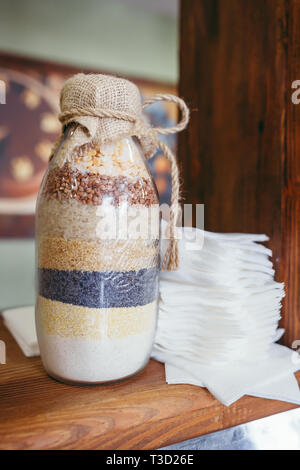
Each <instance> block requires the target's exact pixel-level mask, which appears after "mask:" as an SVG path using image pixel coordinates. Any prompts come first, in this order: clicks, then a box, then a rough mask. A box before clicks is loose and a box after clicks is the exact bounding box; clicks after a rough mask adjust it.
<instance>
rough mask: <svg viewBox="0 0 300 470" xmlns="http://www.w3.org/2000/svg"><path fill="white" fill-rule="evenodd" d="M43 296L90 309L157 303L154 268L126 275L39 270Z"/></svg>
mask: <svg viewBox="0 0 300 470" xmlns="http://www.w3.org/2000/svg"><path fill="white" fill-rule="evenodd" d="M38 271H39V272H38V274H39V278H38V279H39V293H40V295H42V296H43V297H45V298H47V299H51V300H57V301H59V302H64V303H69V304H72V305H81V306H84V307H90V308H113V307H135V306H140V305H146V304H149V303H150V302H153V301H154V300H156V298H157V295H158V273H159V270H158V269H157V268H156V267H155V268H150V269H140V270H139V271H127V272H117V271H108V272H93V271H59V270H56V269H43V268H39V270H38Z"/></svg>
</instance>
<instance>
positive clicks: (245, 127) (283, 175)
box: [179, 0, 300, 345]
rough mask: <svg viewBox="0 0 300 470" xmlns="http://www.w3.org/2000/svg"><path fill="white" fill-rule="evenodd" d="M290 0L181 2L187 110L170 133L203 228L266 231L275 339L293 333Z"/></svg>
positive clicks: (298, 172) (296, 51)
mask: <svg viewBox="0 0 300 470" xmlns="http://www.w3.org/2000/svg"><path fill="white" fill-rule="evenodd" d="M299 24H300V2H299V0H265V1H263V2H262V1H261V0H191V1H189V2H184V1H183V2H182V3H181V54H180V62H181V64H180V70H181V75H180V77H181V78H180V86H179V89H180V95H181V96H183V97H184V98H185V99H186V100H187V102H188V103H189V104H190V107H191V109H192V118H191V124H190V126H189V131H188V132H186V133H182V135H181V136H180V140H179V161H182V162H183V176H184V181H185V197H186V202H190V203H204V204H205V228H206V229H207V230H212V231H216V232H258V233H266V234H268V235H269V236H270V243H269V246H270V247H271V249H272V250H273V262H274V266H275V269H276V278H277V279H278V280H281V281H284V282H285V283H286V293H287V297H286V301H285V304H284V309H283V320H282V324H281V326H283V327H284V328H286V334H285V336H284V342H285V344H287V345H291V343H292V341H293V340H295V339H299V338H300V294H299V292H300V289H299V283H298V280H299V275H298V273H299V269H300V268H299V266H300V259H299V256H297V255H298V253H299V249H300V246H299V243H300V240H299V228H300V227H299V224H298V222H297V220H298V219H299V215H300V212H299V203H298V201H299V192H298V190H296V186H298V185H299V182H300V179H299V178H300V163H299V158H300V157H299V155H300V153H299V151H300V145H299V135H300V134H299V131H300V105H299V106H295V105H293V104H292V102H291V93H292V90H291V83H292V81H293V80H296V79H300V67H299V66H300V33H299V31H300V28H299Z"/></svg>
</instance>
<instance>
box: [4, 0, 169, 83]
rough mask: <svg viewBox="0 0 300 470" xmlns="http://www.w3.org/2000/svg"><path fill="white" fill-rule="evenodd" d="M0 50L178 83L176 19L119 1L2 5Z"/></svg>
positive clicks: (14, 0) (22, 0)
mask: <svg viewBox="0 0 300 470" xmlns="http://www.w3.org/2000/svg"><path fill="white" fill-rule="evenodd" d="M174 1H175V0H174ZM0 49H1V50H3V51H10V52H15V53H19V54H26V55H29V56H33V57H37V58H44V59H48V60H55V61H60V62H63V63H69V64H75V65H79V66H87V67H91V68H93V67H95V68H103V70H106V71H112V72H119V73H123V74H128V75H133V76H137V77H145V78H151V79H157V80H162V81H167V82H173V83H175V82H176V81H177V20H176V18H172V17H169V16H166V15H163V14H160V13H156V12H154V11H153V10H150V11H147V10H146V9H145V7H142V5H141V6H133V5H130V2H129V3H127V2H125V1H123V2H122V1H120V0H85V1H83V0H0Z"/></svg>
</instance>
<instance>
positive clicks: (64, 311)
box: [37, 296, 156, 340]
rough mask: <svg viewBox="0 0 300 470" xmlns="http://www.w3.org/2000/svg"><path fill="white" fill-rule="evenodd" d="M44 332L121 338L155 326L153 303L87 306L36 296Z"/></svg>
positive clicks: (91, 337)
mask: <svg viewBox="0 0 300 470" xmlns="http://www.w3.org/2000/svg"><path fill="white" fill-rule="evenodd" d="M37 312H38V315H39V316H40V319H41V324H42V327H43V329H44V332H45V333H47V334H49V335H57V336H61V337H64V338H87V339H94V340H96V339H101V338H102V339H103V338H110V339H113V338H123V337H126V336H132V335H137V334H140V333H144V332H146V331H151V330H152V329H154V328H155V322H156V302H151V303H150V304H147V305H143V306H141V307H124V308H123V307H120V308H88V307H80V306H77V305H70V304H65V303H62V302H57V301H54V300H50V299H46V298H45V297H42V296H39V297H38V301H37Z"/></svg>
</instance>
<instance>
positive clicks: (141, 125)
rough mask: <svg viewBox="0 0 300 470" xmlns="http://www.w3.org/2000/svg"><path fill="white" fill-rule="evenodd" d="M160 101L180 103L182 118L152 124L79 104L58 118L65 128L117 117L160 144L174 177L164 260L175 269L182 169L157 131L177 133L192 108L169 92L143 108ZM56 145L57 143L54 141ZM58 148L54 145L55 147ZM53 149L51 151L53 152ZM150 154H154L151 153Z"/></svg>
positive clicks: (177, 257)
mask: <svg viewBox="0 0 300 470" xmlns="http://www.w3.org/2000/svg"><path fill="white" fill-rule="evenodd" d="M157 101H167V102H171V103H175V104H177V106H178V107H179V109H180V111H181V120H180V121H179V122H178V123H177V124H176V125H175V126H173V127H169V128H163V127H152V126H150V125H149V124H148V123H147V122H146V121H144V120H143V119H142V118H141V116H135V115H132V114H129V113H127V112H124V111H118V110H111V109H93V108H91V107H90V108H89V107H80V106H76V107H73V108H71V109H68V110H66V111H64V112H62V113H61V114H60V115H59V120H60V122H61V123H62V127H63V128H64V127H65V126H66V125H67V124H69V123H71V122H72V121H74V120H75V118H78V117H83V116H90V117H96V118H100V119H102V118H114V119H118V120H123V121H128V122H131V123H132V124H133V130H132V132H131V135H135V136H136V137H138V138H139V139H140V140H142V139H143V138H148V139H150V140H151V141H152V143H153V144H154V145H155V147H156V148H160V149H161V151H162V152H163V154H164V156H165V157H166V158H167V159H168V160H169V162H170V167H171V181H172V193H171V205H170V219H169V226H168V228H167V230H168V237H169V245H168V247H167V250H166V253H165V255H164V259H163V262H162V269H167V270H169V271H172V270H175V269H177V268H178V265H179V256H178V239H177V237H176V224H177V219H178V214H179V199H180V183H179V169H178V165H177V161H176V158H175V156H174V154H173V152H172V150H171V149H170V147H169V146H168V145H166V144H165V143H164V142H162V141H161V140H160V139H159V138H158V135H159V134H162V135H168V134H175V133H177V132H180V131H182V130H183V129H185V128H186V126H187V124H188V121H189V109H188V107H187V105H186V104H185V102H184V101H183V100H182V99H181V98H178V97H177V96H174V95H170V94H157V95H154V96H152V97H151V98H150V99H148V100H146V101H144V103H143V105H142V108H143V109H145V108H146V107H148V106H150V105H151V104H153V103H155V102H157ZM55 148H57V144H56V145H55ZM54 150H55V149H54ZM53 153H54V151H52V155H53ZM150 156H151V155H150Z"/></svg>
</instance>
